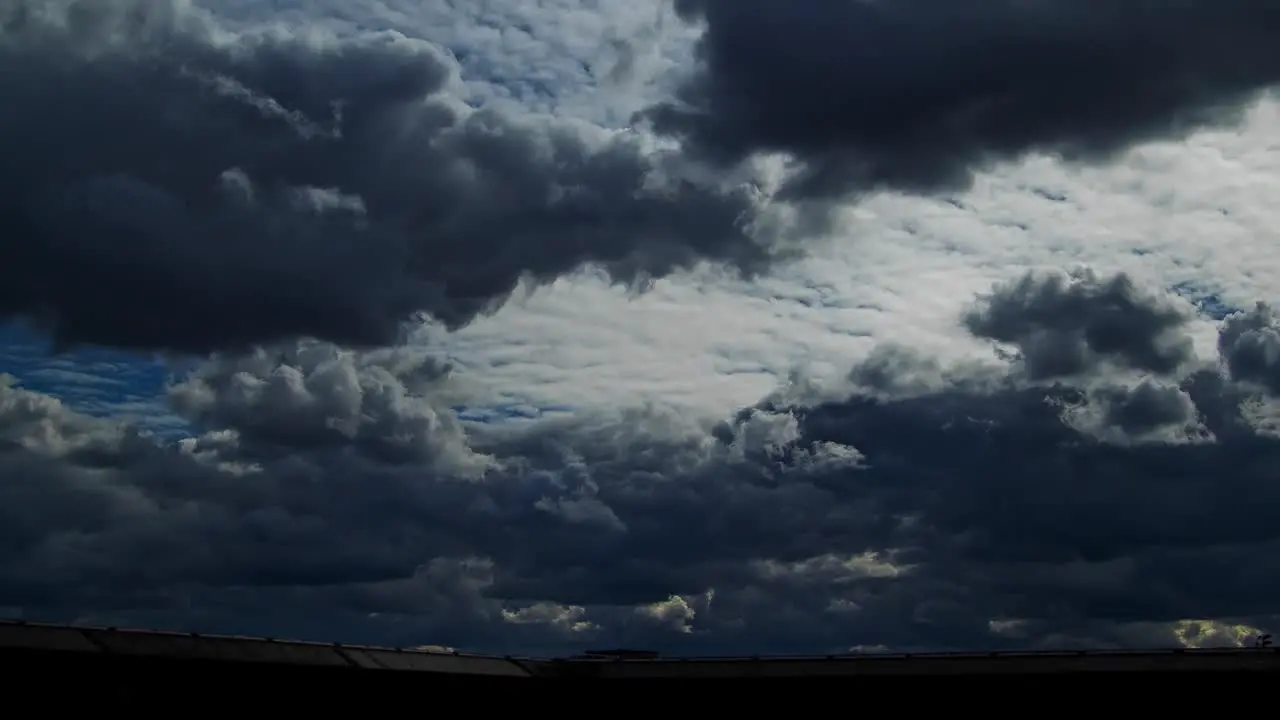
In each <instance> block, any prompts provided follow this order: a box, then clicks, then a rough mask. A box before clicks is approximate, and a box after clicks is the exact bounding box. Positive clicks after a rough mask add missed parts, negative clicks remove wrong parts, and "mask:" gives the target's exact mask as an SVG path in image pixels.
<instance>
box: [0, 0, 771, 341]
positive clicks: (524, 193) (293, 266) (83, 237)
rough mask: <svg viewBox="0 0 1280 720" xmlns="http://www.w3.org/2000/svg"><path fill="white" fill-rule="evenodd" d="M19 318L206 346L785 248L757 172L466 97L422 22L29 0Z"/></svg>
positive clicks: (116, 0)
mask: <svg viewBox="0 0 1280 720" xmlns="http://www.w3.org/2000/svg"><path fill="white" fill-rule="evenodd" d="M0 12H3V15H2V16H0V57H2V58H3V60H4V64H5V66H6V67H10V68H22V70H21V71H18V70H16V69H15V70H12V71H10V72H6V73H5V74H4V75H3V76H0V92H2V93H3V94H4V98H5V101H4V102H5V105H6V107H11V108H17V109H19V110H20V111H18V112H12V113H8V114H6V116H5V118H4V120H3V122H4V125H3V127H0V131H2V132H0V135H2V136H3V137H4V138H6V140H4V141H0V142H4V143H6V144H5V145H4V146H3V147H0V150H3V152H4V154H5V156H6V157H8V158H10V160H9V161H8V164H7V165H6V171H5V173H4V175H3V177H0V192H3V193H4V195H5V196H6V197H7V198H9V201H8V202H6V203H5V208H6V209H5V210H4V211H3V212H2V214H0V223H2V224H3V226H4V228H5V230H4V237H5V238H7V239H6V240H5V242H4V245H3V246H0V253H2V258H3V267H4V270H3V272H4V276H3V282H0V288H3V289H0V313H3V314H5V315H8V316H10V317H20V318H26V319H30V320H33V321H35V322H37V323H40V324H41V325H42V326H43V327H45V328H47V329H48V330H49V331H50V332H51V333H53V334H54V335H55V336H56V337H57V338H58V339H59V341H60V342H63V343H73V342H88V343H98V344H102V345H110V346H116V347H125V348H140V349H161V350H173V351H180V352H195V353H204V352H209V351H216V350H242V349H246V348H249V347H251V346H253V345H255V344H266V343H270V342H272V341H276V340H287V339H290V338H294V337H299V336H312V337H318V338H322V339H325V340H330V341H334V342H338V343H342V344H349V345H364V346H371V345H382V344H388V343H390V342H393V341H394V340H395V339H397V338H398V337H399V335H400V331H401V327H402V323H403V322H404V321H405V320H408V319H411V318H413V317H415V316H418V315H420V314H426V315H429V316H431V317H433V318H435V319H437V320H439V321H441V322H443V323H444V324H446V325H447V326H449V327H458V326H462V325H465V324H466V323H467V322H469V321H470V320H471V319H473V318H474V317H476V316H477V315H478V314H483V313H485V312H487V311H490V310H492V309H493V308H495V307H496V306H498V305H500V304H501V303H502V302H504V301H505V300H506V298H507V297H508V296H509V295H510V294H511V292H512V291H513V290H515V289H516V287H517V285H518V284H519V283H520V282H521V281H522V280H528V281H531V282H533V283H540V282H548V281H551V280H554V279H555V278H557V277H559V276H561V275H563V274H566V273H570V272H572V271H575V270H577V269H580V268H582V267H584V266H589V265H590V266H596V267H600V268H603V269H604V270H606V271H607V272H608V273H609V275H610V277H612V278H613V280H615V281H617V282H620V283H624V284H631V285H638V284H641V283H643V282H644V281H645V280H646V279H648V278H651V277H654V276H664V275H667V274H669V273H671V272H673V271H676V270H677V269H680V268H687V267H690V266H693V265H696V264H698V263H699V262H703V261H708V262H713V263H724V264H727V265H729V266H732V267H735V268H738V269H741V270H744V271H747V272H749V273H750V272H754V271H758V270H761V269H763V268H765V267H767V266H768V265H769V264H770V263H771V262H772V261H773V260H774V259H775V257H776V256H777V255H778V249H777V247H776V246H775V241H776V239H777V238H776V237H775V236H774V234H773V233H772V232H771V231H770V230H769V227H771V226H770V225H769V223H763V224H762V220H761V216H760V212H761V204H762V202H763V196H762V195H761V192H760V191H759V190H757V189H755V188H754V187H753V186H751V185H750V184H744V183H740V182H736V181H734V180H732V179H728V180H724V181H719V180H717V181H714V182H712V181H709V180H696V179H694V178H692V177H690V176H688V175H687V174H685V173H684V172H683V171H681V170H680V165H681V163H679V162H678V161H677V158H676V156H675V155H674V154H673V151H671V150H662V149H658V148H656V147H655V146H653V145H652V143H650V142H649V141H647V140H646V139H645V138H644V137H643V136H640V135H638V134H637V133H634V132H628V133H619V132H613V131H606V130H604V129H602V128H599V127H596V126H594V125H591V124H589V123H586V122H581V121H572V120H567V119H560V118H555V117H550V116H543V115H536V114H531V113H518V112H515V111H510V110H504V109H492V108H482V109H474V108H472V107H469V106H467V105H465V104H464V103H463V102H462V101H461V100H459V99H458V85H457V84H458V78H457V72H458V69H457V67H456V64H455V62H454V60H453V59H452V58H451V57H449V55H448V54H446V53H445V52H444V51H442V50H441V49H440V48H438V47H436V46H435V45H433V44H431V43H429V42H426V41H423V40H418V39H414V38H411V37H408V36H405V35H402V34H400V33H397V32H392V31H386V32H357V33H354V34H353V33H347V34H341V35H339V34H335V33H334V32H331V31H328V30H325V29H323V28H311V29H306V28H301V29H299V28H285V27H284V26H268V27H262V26H255V27H253V28H250V29H235V30H233V29H230V28H229V27H224V26H223V25H221V24H219V22H218V21H217V20H216V19H215V18H214V17H213V16H212V15H210V14H208V13H206V12H204V11H202V10H199V9H197V8H195V7H193V6H191V5H190V4H189V3H188V2H185V1H184V0H165V1H164V2H142V0H111V1H110V2H98V1H95V2H88V1H87V0H56V1H55V2H39V3H37V2H29V1H28V0H23V1H22V2H18V3H16V4H13V3H11V4H9V5H8V6H6V8H5V9H4V10H3V11H0Z"/></svg>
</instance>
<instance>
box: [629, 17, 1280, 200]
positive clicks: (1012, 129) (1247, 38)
mask: <svg viewBox="0 0 1280 720" xmlns="http://www.w3.org/2000/svg"><path fill="white" fill-rule="evenodd" d="M675 6H676V9H677V12H678V13H679V14H680V15H681V16H683V17H684V18H685V19H687V20H689V21H696V22H701V23H703V24H704V26H705V30H704V32H703V34H702V37H701V39H700V41H699V42H698V45H697V55H698V59H699V62H700V67H699V68H698V70H697V71H696V72H695V73H694V74H693V75H692V77H691V78H690V79H689V80H687V81H686V82H685V83H684V85H683V86H682V87H681V88H680V89H679V92H678V93H677V96H676V98H675V99H674V100H673V101H670V102H665V103H662V104H659V105H657V106H655V107H653V108H651V109H650V110H648V111H647V112H646V113H645V115H646V116H647V117H648V118H649V119H650V120H652V121H653V123H654V124H655V126H656V127H657V129H658V130H660V131H662V132H665V133H669V134H672V135H676V136H679V137H683V138H685V139H686V140H687V141H688V145H689V148H690V149H693V150H695V151H697V152H699V153H700V154H701V155H702V156H704V157H706V158H708V159H710V160H713V161H716V162H719V163H735V162H737V161H740V160H743V159H744V158H746V157H748V156H750V155H751V154H752V153H755V152H761V151H765V152H784V153H789V154H791V155H793V156H795V157H796V158H798V159H799V160H801V161H802V162H803V164H804V169H803V172H802V173H800V175H798V176H797V177H796V178H795V179H794V180H793V181H792V183H791V187H790V192H791V193H792V194H794V195H796V196H801V197H818V198H828V197H832V196H838V195H842V194H845V193H850V192H862V191H870V190H875V189H878V188H893V189H905V190H910V191H934V190H943V189H947V190H949V189H954V188H957V187H964V186H966V185H967V184H968V183H969V182H970V179H971V176H972V173H973V172H974V171H975V170H979V169H982V168H983V167H985V166H988V165H990V164H991V163H993V162H997V161H1000V160H1009V159H1016V158H1017V157H1018V156H1021V155H1023V154H1026V153H1030V152H1046V153H1055V154H1059V155H1061V156H1063V157H1065V158H1067V159H1070V160H1096V159H1103V158H1107V157H1109V156H1111V155H1113V154H1114V153H1116V152H1118V151H1122V150H1125V149H1126V148H1128V147H1130V146H1131V145H1133V144H1134V143H1137V142H1141V141H1144V140H1150V139H1157V138H1165V137H1178V136H1182V135H1185V134H1186V133H1188V132H1190V131H1193V130H1195V129H1197V128H1200V127H1203V126H1206V125H1212V124H1219V123H1230V122H1233V121H1235V120H1236V119H1237V118H1239V117H1240V113H1241V110H1242V108H1243V107H1244V106H1245V105H1246V104H1247V103H1248V102H1249V101H1250V99H1251V98H1253V97H1254V96H1255V95H1256V94H1257V93H1258V92H1259V91H1260V90H1263V89H1265V88H1269V87H1270V86H1272V85H1274V84H1275V83H1276V82H1277V80H1280V49H1278V47H1277V45H1276V43H1275V42H1274V38H1275V37H1276V35H1277V34H1278V33H1280V5H1277V4H1275V3H1272V2H1259V1H1258V0H1182V1H1181V2H1160V1H1157V0H1030V1H1028V0H967V1H966V2H955V1H954V0H817V1H816V2H775V1H774V0H675Z"/></svg>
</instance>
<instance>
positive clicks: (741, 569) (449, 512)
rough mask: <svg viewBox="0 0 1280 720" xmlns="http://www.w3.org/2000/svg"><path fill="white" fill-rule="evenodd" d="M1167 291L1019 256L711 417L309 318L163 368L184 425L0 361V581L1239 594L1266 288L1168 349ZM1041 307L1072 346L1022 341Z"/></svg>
mask: <svg viewBox="0 0 1280 720" xmlns="http://www.w3.org/2000/svg"><path fill="white" fill-rule="evenodd" d="M1184 311H1185V308H1180V307H1179V305H1178V303H1177V301H1176V300H1175V299H1173V298H1171V297H1167V296H1165V294H1163V293H1160V292H1152V291H1146V290H1141V289H1139V288H1135V287H1134V284H1133V283H1132V282H1131V281H1130V280H1128V279H1127V278H1124V277H1112V278H1099V277H1096V276H1093V275H1090V274H1078V275H1076V276H1053V275H1033V276H1028V277H1027V278H1024V279H1023V280H1021V281H1019V282H1015V283H1012V284H1009V285H1004V286H1001V287H998V288H995V289H994V290H993V292H992V293H991V294H989V295H987V296H984V297H983V298H980V299H979V301H978V302H977V303H976V304H975V305H974V306H973V308H972V310H971V312H969V313H967V314H966V315H965V317H964V318H962V319H961V322H963V323H964V324H965V325H966V326H967V327H970V328H972V329H974V331H975V332H977V333H978V334H980V335H984V336H988V337H990V338H993V342H996V343H998V345H999V349H1000V357H1001V358H1003V359H1002V360H999V361H997V360H996V359H994V358H993V360H992V362H991V363H990V364H989V365H985V366H980V367H956V368H951V367H943V366H941V365H939V364H938V363H937V362H935V361H933V360H931V359H929V358H926V357H920V356H918V355H916V354H913V353H911V352H910V351H907V350H902V349H895V348H892V347H883V348H881V349H879V350H878V351H877V352H876V353H874V354H873V355H872V356H871V357H870V358H869V359H867V360H866V361H864V362H862V363H859V364H858V365H857V366H856V367H854V368H853V369H852V370H851V372H850V374H849V383H848V389H847V390H846V391H843V392H841V393H839V394H838V395H837V396H835V397H833V398H831V399H829V400H825V401H823V402H819V403H816V404H806V405H794V404H785V403H779V402H776V401H764V402H762V403H761V404H760V405H759V406H757V407H754V408H748V409H745V410H744V411H742V413H740V414H739V415H738V416H737V417H736V418H733V419H731V420H730V421H727V422H724V423H722V424H720V425H715V426H704V425H701V424H699V423H698V422H696V421H693V420H690V419H688V418H685V417H680V416H675V415H666V414H663V413H661V412H660V411H655V410H646V411H643V412H635V413H627V414H623V415H620V416H618V417H614V418H586V417H578V418H574V419H571V420H565V421H553V422H549V423H538V424H535V425H531V426H527V427H524V428H523V429H521V428H520V427H517V428H516V429H511V428H504V427H502V426H499V427H492V428H483V427H480V428H476V427H472V428H466V427H463V426H460V425H459V424H458V423H457V422H456V421H455V420H454V419H453V418H452V415H451V414H450V412H449V411H448V409H447V404H448V397H449V374H448V372H447V369H446V368H442V367H439V366H437V365H435V364H433V363H431V362H430V361H428V360H427V359H426V358H424V357H423V356H422V355H421V354H418V353H417V351H411V350H407V349H398V350H386V351H379V352H375V353H353V352H350V351H342V350H338V349H335V348H334V347H332V346H331V345H327V344H324V343H317V342H305V343H297V344H292V345H288V346H284V347H281V348H278V349H277V351H272V352H268V351H261V352H258V353H256V354H254V355H251V356H247V357H236V358H218V359H215V360H214V361H212V362H211V363H210V364H208V365H207V366H205V367H203V368H202V369H201V370H200V371H198V372H197V373H196V374H194V375H193V376H192V377H191V378H190V379H188V380H186V381H184V382H182V383H180V384H178V385H175V386H174V387H173V388H172V391H171V398H172V401H173V405H174V407H175V409H176V410H177V411H179V412H181V413H183V414H184V415H186V416H187V417H189V418H192V419H193V421H194V422H195V424H196V428H197V429H198V432H199V434H198V436H197V437H195V438H192V439H189V440H184V441H181V442H179V443H176V444H175V443H166V442H162V441H157V440H155V439H153V438H149V437H145V436H141V435H139V434H138V433H136V432H135V431H133V430H132V429H131V428H130V427H129V426H128V425H126V424H123V423H120V422H116V421H109V420H97V419H92V418H86V417H83V416H79V415H75V414H74V413H71V412H69V411H68V410H67V409H66V408H64V407H63V406H61V405H59V404H58V403H57V402H56V401H54V400H51V399H49V398H47V397H44V396H40V395H37V394H34V393H31V392H28V391H25V390H22V389H21V388H17V387H13V386H4V387H0V477H3V478H5V480H4V481H3V482H0V606H10V607H21V608H23V609H24V610H25V612H27V613H28V614H29V615H31V616H37V617H54V618H63V619H66V618H81V619H96V620H101V621H111V622H131V623H160V624H174V625H179V626H184V627H187V628H197V629H206V630H211V629H221V630H236V631H242V632H254V631H258V632H267V631H269V632H272V633H274V634H277V635H278V634H302V635H307V636H312V637H335V636H337V637H339V638H340V639H349V640H356V639H359V640H366V641H379V642H395V643H401V644H416V643H441V644H447V645H463V646H467V647H473V648H479V649H495V650H510V651H516V650H526V651H539V652H569V651H573V650H576V649H581V648H582V647H583V646H588V645H596V644H600V643H605V644H612V643H620V644H637V645H644V646H653V647H658V648H660V649H664V650H667V651H684V652H750V653H755V652H801V651H808V652H814V651H838V650H844V649H847V648H849V647H853V646H888V647H895V648H921V647H930V648H946V647H955V648H981V647H1041V646H1081V645H1127V646H1133V645H1152V644H1171V643H1173V642H1175V637H1174V630H1175V629H1176V626H1175V625H1174V623H1175V622H1176V621H1179V620H1182V619H1187V618H1215V619H1220V620H1223V621H1229V622H1232V623H1247V624H1250V625H1252V626H1258V627H1267V626H1269V625H1271V624H1272V620H1271V618H1270V616H1271V615H1272V614H1273V613H1274V612H1275V607H1276V603H1277V600H1278V599H1280V584H1277V582H1278V581H1277V579H1278V578H1280V567H1277V565H1276V562H1277V561H1276V558H1277V557H1280V555H1278V554H1277V552H1276V550H1277V548H1278V547H1280V529H1278V528H1280V514H1278V513H1280V496H1277V485H1276V483H1275V472H1274V468H1275V467H1276V464H1277V463H1278V462H1280V437H1278V436H1277V435H1276V434H1275V428H1276V427H1277V425H1276V423H1275V422H1274V420H1275V418H1276V417H1277V406H1276V405H1275V404H1274V403H1275V398H1274V387H1273V386H1272V385H1271V384H1269V382H1268V378H1269V377H1270V376H1269V375H1266V374H1265V372H1263V371H1262V370H1261V369H1259V368H1261V367H1264V365H1261V364H1260V360H1259V358H1265V357H1269V356H1268V355H1266V353H1265V352H1264V351H1262V350H1259V349H1258V348H1260V347H1262V346H1264V345H1265V343H1267V342H1269V340H1268V338H1272V339H1274V337H1275V336H1276V334H1277V333H1278V332H1280V330H1278V329H1277V322H1276V319H1275V317H1274V315H1273V314H1272V313H1271V311H1270V310H1269V309H1267V308H1266V307H1265V306H1260V307H1259V308H1257V309H1254V310H1251V311H1249V312H1246V313H1239V314H1237V315H1235V316H1233V317H1232V318H1230V319H1228V320H1227V321H1225V322H1224V323H1223V325H1222V332H1221V337H1222V343H1221V357H1220V358H1217V359H1213V360H1197V359H1196V358H1195V357H1194V356H1193V355H1191V354H1189V353H1188V352H1186V351H1184V350H1170V348H1184V347H1186V345H1185V344H1184V341H1185V340H1186V336H1187V333H1188V331H1189V323H1190V322H1191V315H1190V313H1187V312H1184ZM1117 328H1123V329H1124V330H1125V333H1124V334H1123V341H1121V340H1120V338H1121V337H1122V336H1121V335H1117V334H1115V332H1114V331H1115V330H1116V329H1117ZM1038 338H1049V342H1051V344H1052V345H1053V346H1054V347H1072V348H1075V350H1074V351H1073V352H1071V353H1068V355H1069V356H1070V357H1072V358H1085V359H1087V360H1088V362H1076V363H1073V364H1071V365H1069V366H1066V365H1064V366H1057V367H1055V370H1054V372H1053V373H1046V372H1044V371H1043V365H1041V364H1040V359H1039V358H1041V356H1042V355H1041V352H1040V349H1039V348H1040V346H1039V345H1038V344H1037V343H1039V342H1040V341H1039V340H1038ZM1175 361H1176V362H1175ZM282 608H288V612H287V613H286V612H285V611H283V610H282Z"/></svg>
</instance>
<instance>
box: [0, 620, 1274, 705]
mask: <svg viewBox="0 0 1280 720" xmlns="http://www.w3.org/2000/svg"><path fill="white" fill-rule="evenodd" d="M1277 678H1280V650H1277V649H1274V648H1271V647H1257V648H1249V649H1238V650H1165V651H1143V652H1137V651H1128V652H1109V651H1108V652H1064V653H970V654H919V655H852V656H831V657H815V658H706V659H663V658H659V657H653V656H651V655H648V654H626V653H622V654H616V653H603V654H601V653H596V654H588V655H584V656H578V657H575V658H568V659H534V658H511V657H495V656H482V655H466V654H456V653H443V652H428V651H416V650H397V649H391V648H371V647H358V646H347V645H330V644H321V643H304V642H293V641H276V640H267V639H262V638H229V637H212V636H199V635H184V634H180V633H160V632H145V631H125V630H110V629H95V628H73V627H61V626H49V625H33V624H25V623H5V622H0V689H3V693H4V696H5V699H6V700H8V701H10V703H15V705H13V706H15V707H31V708H37V707H38V708H41V709H57V708H63V707H70V706H80V707H86V708H89V707H91V708H95V709H96V710H98V711H101V710H102V709H104V708H125V709H134V710H144V711H152V710H154V711H158V712H159V711H171V712H193V711H194V712H203V711H214V710H216V711H219V712H226V711H232V710H235V711H240V712H246V713H250V712H256V711H259V710H261V711H265V712H268V713H270V712H275V711H279V710H282V709H289V710H299V709H303V708H306V709H308V710H313V709H314V710H318V711H328V712H342V711H348V710H355V709H357V708H360V709H386V710H388V711H415V705H412V704H403V703H419V704H422V705H421V706H420V709H421V711H429V712H431V713H433V714H434V713H438V712H440V710H441V709H440V706H439V705H437V703H440V702H449V703H451V705H450V706H449V707H451V708H452V707H457V709H458V710H462V709H465V708H467V707H469V708H472V709H474V710H476V711H483V710H484V709H488V707H489V706H491V705H493V704H495V703H496V704H497V705H498V709H499V711H504V710H505V708H506V707H510V708H511V709H516V710H519V709H526V710H527V709H532V705H511V706H507V705H506V702H507V701H508V700H514V701H516V702H518V703H535V704H536V703H538V702H541V701H543V700H545V701H547V702H550V703H556V706H558V707H561V708H562V709H564V710H568V711H571V712H574V713H586V714H590V715H595V714H598V713H599V712H601V711H602V709H603V710H606V711H608V712H615V711H622V710H627V711H632V710H636V709H639V708H642V707H643V708H649V707H653V708H666V709H668V710H680V709H685V710H688V711H690V712H693V711H695V710H696V708H694V707H693V706H689V705H688V703H689V702H691V701H693V700H700V699H705V700H707V701H709V702H712V703H715V705H712V706H711V707H709V708H707V709H708V710H714V709H717V708H719V709H723V710H731V711H737V709H738V708H741V710H742V711H744V712H745V711H747V710H761V709H762V708H761V707H760V706H754V707H753V706H752V705H750V703H753V702H759V701H763V700H765V699H770V700H775V701H783V702H787V703H793V702H800V701H802V700H803V701H804V703H805V704H807V703H808V702H810V701H821V702H824V703H825V702H826V701H828V700H832V701H838V702H843V703H845V704H847V703H849V702H872V701H875V702H879V701H885V700H888V701H892V702H902V703H906V704H908V705H915V704H919V703H925V704H927V705H930V706H933V705H934V704H935V701H936V702H937V703H941V705H937V707H947V706H949V705H954V704H955V703H964V704H966V705H968V704H971V703H974V702H977V703H985V705H986V706H992V707H994V706H995V705H999V706H1003V707H1007V708H1008V709H1010V710H1015V711H1016V710H1017V709H1018V708H1022V709H1023V710H1026V709H1028V704H1032V705H1037V706H1040V705H1045V706H1048V707H1053V708H1058V707H1061V706H1063V705H1067V704H1071V703H1072V701H1073V700H1078V701H1080V702H1087V701H1088V698H1090V697H1092V698H1094V701H1097V700H1099V699H1101V698H1102V696H1099V695H1096V694H1095V691H1097V692H1107V693H1121V694H1124V695H1126V696H1128V697H1135V699H1139V700H1140V701H1142V702H1144V703H1157V704H1163V703H1166V702H1167V703H1177V704H1178V706H1179V707H1185V702H1192V701H1195V698H1196V697H1204V695H1202V693H1204V692H1205V691H1209V692H1210V694H1211V695H1212V694H1216V692H1217V691H1220V690H1226V691H1227V692H1230V693H1233V695H1232V696H1234V697H1236V698H1248V697H1251V696H1252V697H1253V698H1256V699H1257V700H1258V701H1259V702H1261V703H1263V704H1265V702H1266V701H1265V693H1266V692H1267V691H1268V690H1269V688H1270V687H1272V685H1273V683H1274V681H1275V680H1276V679H1277ZM599 690H605V692H604V693H597V691H599ZM1027 690H1031V691H1032V692H1033V693H1034V694H1031V695H1028V694H1026V693H1025V691H1027ZM1188 692H1190V695H1188ZM1150 693H1154V694H1150ZM1235 693H1242V694H1235ZM1260 693H1261V694H1262V695H1260ZM1221 697H1227V696H1221ZM459 701H460V702H461V703H465V705H462V706H454V705H452V703H455V702H459ZM566 703H567V704H566ZM583 703H585V704H583ZM601 703H608V704H609V705H608V706H607V707H606V706H605V705H602V704H601ZM993 704H994V705H993ZM775 709H777V708H776V706H775ZM792 709H793V710H796V711H801V710H803V708H799V707H795V706H792ZM1258 709H1261V707H1259V708H1258ZM455 712H456V710H455Z"/></svg>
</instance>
